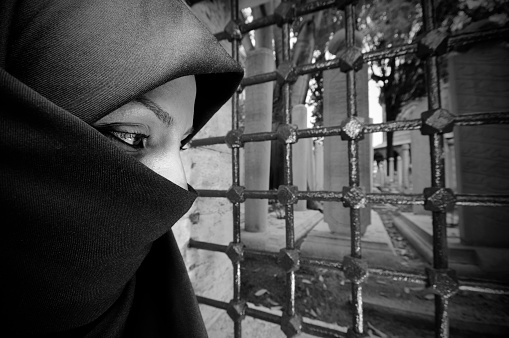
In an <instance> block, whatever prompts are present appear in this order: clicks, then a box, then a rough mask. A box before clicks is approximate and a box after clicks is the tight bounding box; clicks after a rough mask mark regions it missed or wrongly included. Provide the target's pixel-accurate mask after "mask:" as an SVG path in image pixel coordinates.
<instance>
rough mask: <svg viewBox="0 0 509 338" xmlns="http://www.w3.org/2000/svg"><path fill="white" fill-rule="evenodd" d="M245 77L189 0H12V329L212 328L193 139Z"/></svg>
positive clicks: (5, 112)
mask: <svg viewBox="0 0 509 338" xmlns="http://www.w3.org/2000/svg"><path fill="white" fill-rule="evenodd" d="M241 78H242V69H241V68H240V67H239V66H238V64H237V63H235V62H234V61H233V60H232V59H231V58H230V57H229V56H228V55H227V53H226V52H225V51H224V49H222V47H221V46H220V45H219V44H218V43H217V42H216V41H215V39H214V37H213V36H212V35H211V34H210V32H208V31H207V29H206V28H204V26H203V25H201V24H200V22H199V21H198V20H197V19H196V18H195V17H194V16H193V15H192V13H191V12H190V10H189V9H188V7H187V6H186V5H184V4H183V3H181V2H180V1H179V0H152V1H144V0H115V1H113V0H112V1H104V0H93V1H68V0H66V1H65V0H61V1H28V0H26V1H21V0H7V1H2V2H1V3H0V99H1V102H2V104H1V106H0V151H1V154H2V160H1V162H0V201H1V205H2V216H1V217H2V221H1V228H2V231H3V234H2V236H1V237H0V246H1V256H0V257H1V258H0V264H1V270H0V271H1V278H0V280H1V281H0V283H1V284H0V290H1V295H0V297H1V301H0V304H1V305H0V308H1V313H0V318H1V319H0V321H1V323H0V324H1V325H0V336H2V337H17V336H23V337H40V336H44V337H163V336H164V337H206V332H205V329H204V325H203V322H202V319H201V316H200V312H199V309H198V306H197V304H196V300H195V296H194V293H193V290H192V287H191V285H190V282H189V279H188V276H187V272H186V269H185V266H184V264H183V261H182V258H181V256H180V253H179V250H178V247H177V246H176V243H175V240H174V238H173V235H172V233H171V231H169V230H170V228H171V226H172V225H173V224H174V223H175V222H176V221H177V220H178V219H179V218H180V217H182V216H183V215H184V214H185V213H186V211H187V210H188V209H189V208H190V206H191V205H192V203H193V201H194V199H195V198H196V194H195V193H194V192H193V191H192V189H189V190H190V191H188V186H187V182H186V180H185V175H184V172H183V170H182V165H181V162H180V155H179V149H180V147H181V145H184V144H185V143H186V142H187V141H188V140H189V139H190V138H191V137H192V136H193V135H194V134H195V133H196V132H197V131H198V130H199V129H200V128H201V127H202V126H203V125H204V124H205V123H206V122H207V121H208V120H209V119H210V117H211V116H212V115H213V114H214V113H215V112H216V111H217V110H218V109H219V108H220V107H221V106H222V105H223V104H224V103H225V102H226V101H227V100H228V98H229V97H230V96H231V95H232V93H233V92H234V90H235V89H236V87H237V86H238V84H239V82H240V80H241ZM193 111H194V116H193Z"/></svg>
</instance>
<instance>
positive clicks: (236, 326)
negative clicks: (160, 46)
mask: <svg viewBox="0 0 509 338" xmlns="http://www.w3.org/2000/svg"><path fill="white" fill-rule="evenodd" d="M230 8H231V19H232V21H233V22H237V20H238V17H239V2H238V0H231V1H230ZM232 57H233V59H234V60H235V61H237V62H239V40H237V39H233V40H232ZM239 121H240V119H239V93H238V92H235V94H233V96H232V130H236V129H238V128H239ZM232 185H233V186H239V185H240V149H239V148H237V147H233V148H232ZM240 241H241V238H240V203H239V202H236V203H233V242H234V243H240ZM232 264H233V300H234V301H240V299H241V296H240V288H241V266H240V264H241V263H240V262H232ZM233 334H234V337H235V338H241V337H242V318H238V319H237V320H235V321H234V322H233Z"/></svg>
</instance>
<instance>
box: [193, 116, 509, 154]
mask: <svg viewBox="0 0 509 338" xmlns="http://www.w3.org/2000/svg"><path fill="white" fill-rule="evenodd" d="M454 124H455V125H457V126H476V125H488V124H509V112H508V111H499V112H492V113H471V114H464V115H459V116H456V117H455V118H454ZM421 125H422V121H421V119H413V120H398V121H390V122H383V123H373V124H366V125H364V128H363V132H364V133H365V134H368V133H379V132H389V131H402V130H418V129H420V128H421ZM342 130H343V128H342V127H341V126H332V127H320V128H308V129H298V130H297V138H310V137H328V136H339V135H341V131H342ZM240 139H241V141H242V142H243V143H247V142H263V141H274V140H277V139H278V138H277V132H275V131H271V132H259V133H250V134H242V136H241V138H240ZM224 143H225V137H224V136H218V137H210V138H205V139H196V140H193V141H191V144H190V145H191V147H199V146H206V145H213V144H224Z"/></svg>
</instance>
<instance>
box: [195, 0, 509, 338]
mask: <svg viewBox="0 0 509 338" xmlns="http://www.w3.org/2000/svg"><path fill="white" fill-rule="evenodd" d="M331 7H337V8H338V9H340V10H343V11H344V17H345V31H346V44H347V49H348V50H349V51H351V52H352V53H346V54H345V55H349V57H345V58H336V59H334V60H330V61H324V62H317V63H314V64H305V65H292V64H291V62H290V23H291V22H292V21H293V20H294V19H295V18H298V17H299V16H301V15H304V14H308V13H313V12H316V11H320V10H324V9H327V8H331ZM422 8H423V21H424V22H423V23H424V28H425V30H426V34H427V36H428V37H430V38H429V39H426V38H425V39H422V40H420V41H421V42H419V43H416V44H409V45H404V46H397V47H394V48H389V49H386V50H383V51H376V52H369V53H364V54H363V53H360V52H358V51H356V50H355V49H354V33H355V29H356V28H355V25H356V24H355V23H356V17H355V1H348V0H319V1H315V2H313V3H310V4H306V5H304V6H300V7H297V6H296V5H294V3H293V2H292V1H283V2H282V3H281V5H280V6H279V7H278V8H277V9H276V10H275V11H274V14H272V15H269V16H267V17H264V18H261V19H257V20H254V21H253V22H251V23H247V24H246V23H242V22H241V21H240V20H239V18H238V13H239V5H238V0H232V1H231V13H232V18H231V21H230V23H229V24H228V25H227V26H226V27H225V29H224V31H223V32H221V33H218V34H216V37H217V38H218V39H219V40H221V39H228V40H229V41H231V43H232V56H233V58H235V59H236V60H238V59H239V43H240V40H241V39H242V36H243V34H245V33H247V32H249V31H251V30H255V29H258V28H262V27H267V26H270V25H274V24H276V25H278V26H279V27H281V34H282V41H283V62H282V64H280V65H279V67H278V69H277V70H276V71H274V72H270V73H266V74H260V75H256V76H251V77H247V78H245V79H244V80H243V81H242V83H241V88H239V91H238V92H237V93H236V94H235V95H234V96H233V98H232V130H231V131H230V132H229V133H228V134H227V135H226V136H224V137H212V138H207V139H199V140H194V141H193V142H192V146H193V147H199V146H205V145H212V144H225V143H226V144H227V145H228V146H229V147H230V148H231V151H232V186H231V187H230V189H229V190H226V191H224V190H223V191H218V190H198V192H199V195H200V196H201V197H223V198H227V199H229V200H230V202H231V203H232V204H233V242H231V243H230V244H229V245H228V246H223V245H217V244H212V243H206V242H198V241H194V240H191V241H190V246H191V247H194V248H198V249H203V250H210V251H217V252H224V253H226V254H227V255H228V257H229V258H230V259H231V261H232V264H233V278H234V292H233V299H232V300H231V301H230V302H229V303H225V302H222V301H218V300H214V299H210V298H206V297H201V296H198V301H199V302H200V303H202V304H207V305H210V306H213V307H216V308H219V309H223V310H226V311H227V312H228V314H229V316H230V317H231V319H232V320H233V321H234V336H235V337H241V336H242V330H241V327H242V320H243V319H244V318H245V316H246V315H247V316H252V317H254V318H257V319H261V320H265V321H268V322H272V323H275V324H278V325H281V329H282V330H283V332H285V334H286V335H287V336H288V337H293V336H295V335H296V334H297V333H298V332H300V331H302V332H306V333H308V334H312V335H316V336H320V337H363V336H365V329H364V326H363V322H364V320H363V306H362V286H363V282H364V281H365V279H366V276H367V275H371V276H378V277H384V278H388V279H392V280H399V281H406V282H412V283H416V284H421V285H426V286H427V287H429V288H430V289H431V290H432V291H433V293H434V294H435V332H436V333H435V335H436V337H442V338H445V337H449V320H448V304H449V299H450V298H451V297H452V296H453V295H454V294H455V293H456V292H457V291H458V290H464V291H471V292H482V293H492V294H509V285H507V284H503V283H488V282H483V281H478V280H468V279H461V278H457V276H456V274H455V271H454V270H452V269H450V268H449V265H448V256H447V240H446V239H447V237H446V213H445V209H446V208H447V207H448V206H451V205H458V206H469V207H476V206H491V207H502V206H505V207H507V206H509V195H479V194H476V195H473V194H454V193H453V192H452V190H450V189H448V188H447V187H446V186H445V168H444V160H443V156H442V155H443V152H444V137H443V134H444V133H445V132H448V131H450V130H451V129H452V127H453V126H473V125H482V124H507V123H509V112H507V111H501V112H496V113H489V114H486V113H477V114H469V115H461V116H453V115H452V114H450V113H449V112H447V111H446V110H444V109H442V107H441V102H440V85H439V76H438V62H437V56H438V54H439V53H446V52H449V51H452V50H454V49H455V48H458V47H461V46H464V45H466V44H469V43H472V42H475V41H481V40H487V39H498V38H507V36H509V29H507V28H506V29H498V30H491V31H483V32H478V33H468V34H463V35H457V36H451V37H444V40H443V41H442V42H441V43H440V45H441V46H445V48H441V50H438V49H437V48H436V46H437V45H439V44H437V43H435V42H436V41H433V38H432V37H433V34H434V33H435V32H436V28H437V27H436V23H435V19H434V1H433V0H423V1H422ZM410 53H415V54H417V55H418V56H419V57H420V58H422V59H424V60H425V61H426V81H427V95H428V111H427V112H424V113H423V114H422V118H421V119H415V120H406V121H393V122H386V123H379V124H366V123H363V122H362V120H361V119H359V118H358V117H357V104H356V99H355V91H356V83H355V81H356V77H355V72H356V71H357V70H359V69H360V68H361V67H362V64H363V63H366V62H369V61H374V60H381V59H384V58H391V57H395V56H402V55H406V54H410ZM359 66H360V67H359ZM333 68H339V69H340V70H341V71H342V72H343V73H345V77H346V84H347V118H346V120H345V121H344V122H343V123H342V126H335V127H323V128H316V129H297V128H296V127H295V126H294V125H292V124H291V123H292V121H291V102H290V94H291V93H290V84H291V82H292V81H294V80H295V79H296V77H298V76H300V75H304V74H309V73H314V72H317V71H323V70H328V69H333ZM269 81H281V82H282V83H283V98H284V109H283V118H284V124H283V125H281V126H280V127H279V129H278V130H277V131H275V132H260V133H251V134H243V132H242V130H241V129H239V115H238V111H239V109H238V102H239V93H240V92H241V90H242V89H243V88H245V87H247V86H251V85H255V84H259V83H264V82H269ZM436 121H440V123H437V122H436ZM400 130H420V131H421V132H422V134H424V135H429V138H430V156H431V167H432V171H431V182H432V184H431V187H429V188H426V189H424V192H423V193H422V194H370V193H365V192H364V191H363V189H362V187H361V186H360V183H359V181H360V177H359V172H360V171H359V161H358V160H359V150H358V149H359V148H358V143H359V141H360V140H361V139H362V137H363V135H364V134H367V133H375V132H389V131H400ZM335 135H341V136H342V139H343V140H344V141H346V142H348V160H349V186H348V187H344V188H343V191H299V190H298V188H297V187H296V186H294V185H293V177H292V176H293V175H292V144H294V143H296V142H298V140H299V139H303V138H310V137H328V136H335ZM268 140H279V141H280V142H282V143H284V145H285V147H284V155H283V159H282V160H283V164H284V178H283V181H284V184H283V185H281V186H280V187H279V189H278V191H277V192H274V191H254V190H246V189H245V188H244V187H243V186H240V180H239V177H240V175H239V174H240V171H239V149H240V148H241V147H242V146H243V144H244V143H247V142H261V141H268ZM248 198H254V199H277V200H279V202H280V203H281V204H283V205H284V209H285V226H286V247H285V248H282V249H281V251H280V253H279V254H274V253H269V252H262V251H255V250H249V249H246V248H245V246H244V245H243V244H242V241H241V224H240V216H241V215H240V212H241V211H240V204H241V203H243V202H244V201H245V200H246V199H248ZM298 200H319V201H335V202H342V203H343V204H344V205H345V206H347V207H349V208H350V220H351V238H352V243H351V254H350V255H349V256H346V257H344V259H343V261H341V262H339V261H329V260H320V259H314V258H311V257H303V256H301V255H300V253H299V251H298V250H296V248H295V234H294V210H293V205H294V203H296V202H297V201H298ZM380 203H392V204H399V205H404V204H407V205H423V206H424V208H425V209H427V210H430V211H432V224H433V258H434V259H433V268H431V269H426V271H424V272H423V273H422V274H418V273H407V272H399V271H392V270H384V269H375V268H369V267H368V262H367V261H366V260H364V259H363V258H362V254H361V235H360V234H361V227H360V208H362V207H364V206H365V205H366V204H380ZM244 257H272V258H273V259H274V260H277V261H278V263H279V265H280V266H281V268H282V269H283V270H284V271H285V272H286V286H287V296H286V300H285V301H286V304H285V307H284V308H285V311H284V312H283V315H282V316H276V315H271V314H268V313H266V312H262V311H259V310H256V309H251V308H249V307H247V305H246V301H245V300H244V299H242V298H241V264H242V261H243V259H244ZM299 266H315V267H322V268H328V269H337V270H341V271H343V272H344V274H345V276H346V277H347V278H348V279H349V280H350V281H351V282H352V283H351V285H352V291H351V292H352V305H353V313H354V315H353V322H352V325H351V326H350V328H349V330H348V333H346V334H345V333H343V332H339V331H336V330H332V329H325V328H323V327H320V326H316V325H313V324H309V323H306V322H304V321H303V320H302V317H301V316H300V315H299V314H298V313H297V312H296V297H295V290H296V279H295V271H296V270H297V269H298V268H299ZM345 324H346V323H345Z"/></svg>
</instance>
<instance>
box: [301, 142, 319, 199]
mask: <svg viewBox="0 0 509 338" xmlns="http://www.w3.org/2000/svg"><path fill="white" fill-rule="evenodd" d="M303 141H306V148H307V160H306V163H307V165H308V166H307V182H308V190H310V191H315V190H316V163H315V155H314V152H315V151H314V149H313V139H311V138H307V139H305V140H303Z"/></svg>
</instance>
